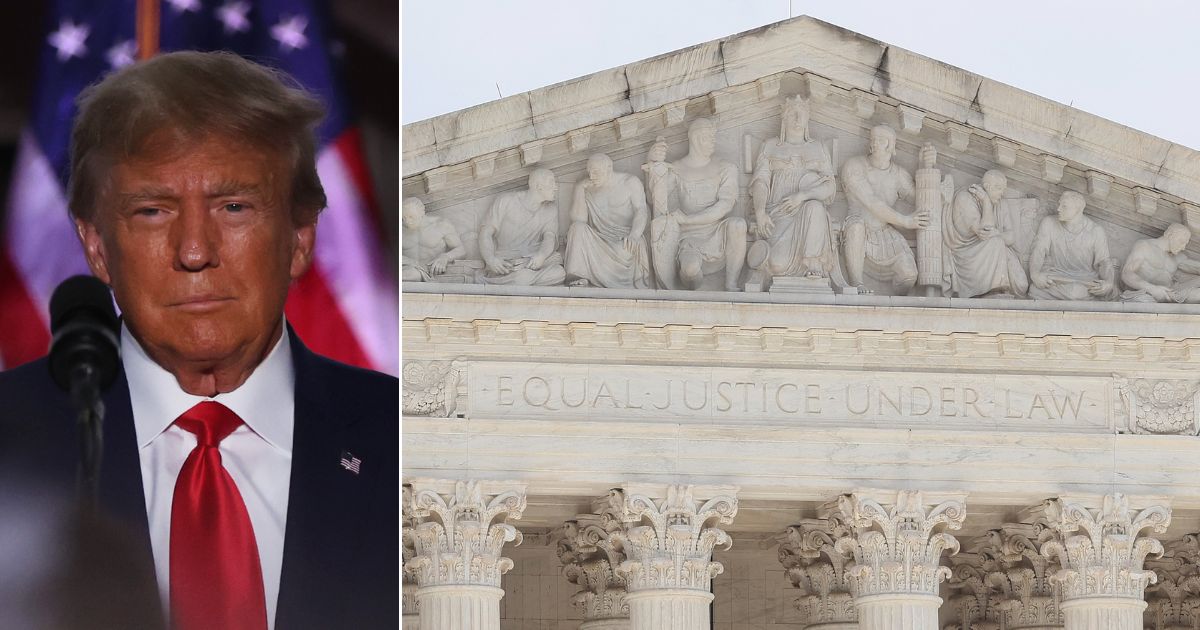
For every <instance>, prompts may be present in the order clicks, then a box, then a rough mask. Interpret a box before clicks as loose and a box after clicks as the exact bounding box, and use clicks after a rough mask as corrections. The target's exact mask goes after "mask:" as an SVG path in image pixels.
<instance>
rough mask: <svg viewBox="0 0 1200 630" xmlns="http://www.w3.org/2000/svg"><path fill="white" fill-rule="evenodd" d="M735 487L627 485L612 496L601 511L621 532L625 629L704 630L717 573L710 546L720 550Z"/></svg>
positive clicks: (725, 541)
mask: <svg viewBox="0 0 1200 630" xmlns="http://www.w3.org/2000/svg"><path fill="white" fill-rule="evenodd" d="M735 493H736V488H732V487H728V486H724V487H712V486H708V487H704V486H667V487H663V486H657V487H650V486H641V485H637V486H634V485H627V486H625V487H623V488H619V489H616V490H613V491H612V493H610V495H609V498H608V499H609V505H610V506H611V507H612V508H613V510H614V511H615V512H616V513H618V514H620V515H621V520H622V521H624V523H625V530H624V531H623V532H621V533H619V534H618V535H617V537H618V539H619V540H620V542H621V545H622V547H623V548H624V549H625V553H626V555H627V559H626V560H625V561H624V562H622V563H621V565H620V567H619V569H618V573H619V574H621V575H623V576H624V577H625V579H626V584H627V586H626V588H627V590H628V593H627V594H626V596H625V601H626V602H628V603H629V625H630V628H631V629H632V630H708V629H709V628H710V627H711V620H710V618H709V604H710V603H712V599H713V595H712V589H711V585H712V579H713V577H715V576H717V575H718V574H720V573H721V571H722V569H723V567H722V566H721V565H720V563H717V562H713V561H712V552H713V548H714V547H716V546H717V545H724V546H725V548H728V546H729V544H730V539H729V536H728V535H727V534H726V533H725V532H724V531H723V530H721V529H717V528H716V527H714V526H715V525H728V524H730V523H732V522H733V517H734V516H735V515H736V514H737V505H738V504H737V499H736V498H734V494H735Z"/></svg>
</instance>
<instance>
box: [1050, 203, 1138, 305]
mask: <svg viewBox="0 0 1200 630" xmlns="http://www.w3.org/2000/svg"><path fill="white" fill-rule="evenodd" d="M1086 205H1087V202H1086V200H1084V198H1083V195H1081V194H1079V193H1077V192H1075V191H1073V190H1068V191H1066V192H1064V193H1063V194H1062V196H1061V197H1060V198H1059V200H1058V209H1057V214H1056V216H1050V217H1046V218H1045V219H1042V223H1041V225H1040V226H1038V231H1037V236H1036V237H1035V238H1034V241H1033V249H1032V251H1031V252H1030V255H1029V279H1030V282H1031V285H1030V287H1029V296H1030V297H1032V298H1034V299H1040V300H1111V299H1114V298H1115V297H1117V283H1116V268H1115V264H1114V262H1113V259H1112V257H1111V256H1110V255H1109V251H1108V235H1107V234H1105V233H1104V228H1102V227H1100V225H1099V224H1097V223H1096V222H1095V221H1093V220H1092V219H1091V218H1089V217H1087V216H1086V215H1084V214H1083V210H1084V207H1085V206H1086Z"/></svg>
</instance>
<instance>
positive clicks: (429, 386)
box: [402, 17, 1200, 630]
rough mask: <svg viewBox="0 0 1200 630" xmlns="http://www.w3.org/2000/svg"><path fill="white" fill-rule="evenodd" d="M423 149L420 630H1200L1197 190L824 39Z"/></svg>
mask: <svg viewBox="0 0 1200 630" xmlns="http://www.w3.org/2000/svg"><path fill="white" fill-rule="evenodd" d="M404 138H405V140H404V166H403V169H404V182H403V184H404V196H405V197H406V199H412V200H413V201H411V202H406V203H405V208H406V213H408V210H409V209H410V208H411V209H412V212H411V213H409V214H411V215H412V216H411V217H410V216H409V215H408V214H406V221H405V233H404V240H405V248H406V249H405V257H406V258H405V261H404V270H405V280H406V281H405V283H404V287H403V288H404V293H403V304H402V308H403V327H404V329H403V353H404V357H403V361H404V365H403V373H402V381H403V388H404V389H403V414H404V417H403V431H404V434H403V468H404V472H403V475H404V479H403V481H404V483H405V496H404V511H405V515H404V523H405V525H406V527H405V533H404V544H405V550H404V558H403V559H404V567H405V568H404V579H405V596H404V604H405V622H404V623H405V624H406V625H405V627H406V628H421V629H422V630H449V629H452V628H453V629H455V630H457V629H460V628H479V629H481V630H499V629H500V628H505V629H508V628H513V629H522V630H524V629H527V628H528V629H534V630H537V629H542V628H553V629H555V630H557V629H560V628H571V629H572V630H574V629H575V628H581V629H583V630H602V629H604V630H607V629H617V628H621V629H638V630H652V629H653V630H659V629H678V630H701V629H704V630H708V629H710V628H716V629H717V630H750V629H752V628H753V629H758V628H762V629H766V628H775V629H783V628H788V629H793V628H794V629H800V628H819V629H823V630H848V629H849V628H870V629H879V630H883V629H893V628H903V629H914V630H915V629H921V630H935V629H940V630H949V629H952V628H953V629H957V630H968V629H972V628H973V629H984V628H989V629H992V628H994V629H997V630H1000V629H1005V630H1007V629H1016V628H1040V629H1048V628H1072V629H1080V630H1082V629H1084V628H1089V629H1090V628H1100V627H1104V628H1121V629H1129V630H1134V629H1135V628H1136V629H1139V630H1140V629H1141V628H1153V629H1155V630H1167V629H1169V628H1194V627H1196V624H1198V623H1200V544H1198V543H1197V542H1196V541H1197V540H1198V539H1200V465H1197V463H1196V462H1200V416H1197V414H1196V404H1197V397H1198V396H1200V377H1197V376H1195V375H1196V374H1197V368H1198V367H1200V332H1198V331H1200V304H1196V303H1195V302H1197V301H1200V298H1197V297H1196V295H1200V289H1197V288H1196V287H1200V281H1198V280H1197V278H1198V277H1200V276H1197V275H1193V274H1195V273H1197V272H1200V263H1198V262H1196V261H1197V260H1200V250H1198V249H1196V243H1197V239H1194V238H1191V237H1192V235H1193V234H1192V233H1193V232H1194V231H1195V230H1200V153H1197V152H1196V151H1193V150H1191V149H1187V148H1185V147H1181V146H1178V145H1173V144H1170V143H1168V142H1166V141H1163V140H1160V139H1158V138H1154V137H1151V136H1148V135H1146V134H1142V133H1140V132H1136V131H1134V130H1131V129H1127V128H1124V127H1121V126H1119V125H1116V124H1115V123H1112V122H1109V121H1106V120H1103V119H1099V118H1097V117H1095V116H1091V115H1089V114H1086V113H1084V112H1081V111H1078V110H1074V109H1071V108H1069V107H1067V106H1063V105H1059V104H1056V103H1051V102H1048V101H1046V100H1044V99H1041V98H1039V97H1037V96H1035V95H1032V94H1028V93H1024V92H1021V91H1019V90H1016V89H1014V88H1011V87H1008V86H1004V85H1002V84H998V83H995V82H993V81H990V80H988V79H986V78H983V77H979V76H977V75H973V74H970V73H969V72H966V71H964V70H960V69H957V68H953V67H949V66H946V65H944V64H941V63H939V62H936V61H934V60H930V59H926V58H923V57H920V56H918V55H915V54H913V53H910V52H907V51H904V50H902V49H898V48H896V47H893V46H889V45H887V44H884V43H882V42H878V41H875V40H871V39H868V38H865V37H862V36H859V35H856V34H853V33H848V32H846V31H844V30H842V29H838V28H837V27H834V26H831V25H828V24H825V23H822V22H820V21H817V20H814V19H811V18H807V17H802V18H796V19H792V20H788V21H786V22H781V23H778V24H774V25H771V26H768V27H764V28H762V29H758V30H756V31H752V32H748V33H743V34H740V35H734V36H731V37H728V38H725V39H723V40H719V41H717V42H710V43H707V44H701V45H698V46H695V47H692V48H689V49H686V50H683V51H679V52H676V53H671V54H668V55H664V56H661V57H656V58H654V59H650V60H647V61H643V62H638V63H634V64H630V65H628V66H624V67H622V68H617V69H614V70H609V71H604V72H599V73H596V74H593V75H589V76H587V77H582V78H580V79H577V80H574V81H569V82H566V83H563V84H558V85H555V86H549V87H547V88H542V89H539V90H534V91H533V92H530V93H527V94H522V95H516V96H513V97H508V98H505V99H501V100H499V101H496V102H493V103H488V104H485V105H481V106H478V107H474V108H470V109H467V110H463V111H461V112H456V113H453V114H447V115H445V116H440V117H438V118H434V119H431V120H428V121H422V122H418V123H413V124H410V125H406V126H405V128H404ZM422 208H423V210H424V212H420V210H421V209H422ZM410 219H411V220H410ZM410 241H411V244H412V247H411V248H410V247H409V245H410ZM410 250H411V251H410ZM1193 294H1196V295H1193ZM522 539H524V542H523V543H521V541H522ZM518 543H520V546H516V545H517V544H518Z"/></svg>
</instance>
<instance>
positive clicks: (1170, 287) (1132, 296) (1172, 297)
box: [1121, 223, 1200, 304]
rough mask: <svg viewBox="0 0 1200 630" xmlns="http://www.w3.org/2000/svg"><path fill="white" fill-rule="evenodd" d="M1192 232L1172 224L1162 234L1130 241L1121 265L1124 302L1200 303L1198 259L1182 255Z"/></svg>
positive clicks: (1184, 227)
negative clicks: (1127, 253)
mask: <svg viewBox="0 0 1200 630" xmlns="http://www.w3.org/2000/svg"><path fill="white" fill-rule="evenodd" d="M1191 238H1192V231H1191V230H1190V229H1188V227H1187V226H1186V225H1183V224H1182V223H1172V224H1171V225H1169V226H1168V227H1167V229H1166V231H1165V232H1163V234H1162V236H1160V237H1158V238H1148V239H1145V240H1141V241H1138V242H1136V243H1134V244H1133V249H1131V250H1130V251H1129V256H1128V257H1127V258H1126V259H1125V264H1124V265H1123V266H1122V267H1121V284H1123V285H1125V289H1126V290H1125V292H1123V293H1121V300H1123V301H1126V302H1167V303H1171V302H1174V303H1178V304H1185V303H1187V304H1197V303H1200V262H1197V261H1195V260H1192V259H1190V258H1188V257H1187V256H1185V255H1184V254H1183V249H1184V248H1185V247H1187V244H1188V241H1190V240H1191Z"/></svg>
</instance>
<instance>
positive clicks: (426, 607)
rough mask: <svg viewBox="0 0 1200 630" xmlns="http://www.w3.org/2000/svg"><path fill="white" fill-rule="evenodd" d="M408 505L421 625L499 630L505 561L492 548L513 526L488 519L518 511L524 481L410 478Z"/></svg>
mask: <svg viewBox="0 0 1200 630" xmlns="http://www.w3.org/2000/svg"><path fill="white" fill-rule="evenodd" d="M410 509H411V511H412V518H414V519H416V521H417V525H416V527H414V528H413V547H414V550H413V551H414V553H413V559H412V560H411V561H410V562H409V563H408V564H409V565H410V566H411V567H412V570H413V571H414V572H415V574H416V580H417V585H418V589H417V605H418V607H419V608H420V616H421V625H420V628H421V630H465V629H467V628H470V629H471V630H500V598H502V597H503V596H504V591H503V590H501V588H500V576H501V575H503V574H504V573H506V572H507V571H508V570H509V569H511V568H512V566H513V563H512V560H509V559H508V558H504V557H501V556H500V553H501V552H502V550H503V547H504V543H506V542H510V541H516V542H517V544H520V542H521V533H520V532H518V531H517V530H516V528H515V527H513V526H512V525H509V524H507V523H504V522H500V523H494V522H493V521H495V520H496V517H498V516H500V515H501V514H503V515H505V517H506V518H510V519H519V518H521V513H522V512H523V511H524V510H525V485H524V484H520V483H513V482H492V481H432V480H417V481H414V482H413V483H412V505H411V508H410Z"/></svg>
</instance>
